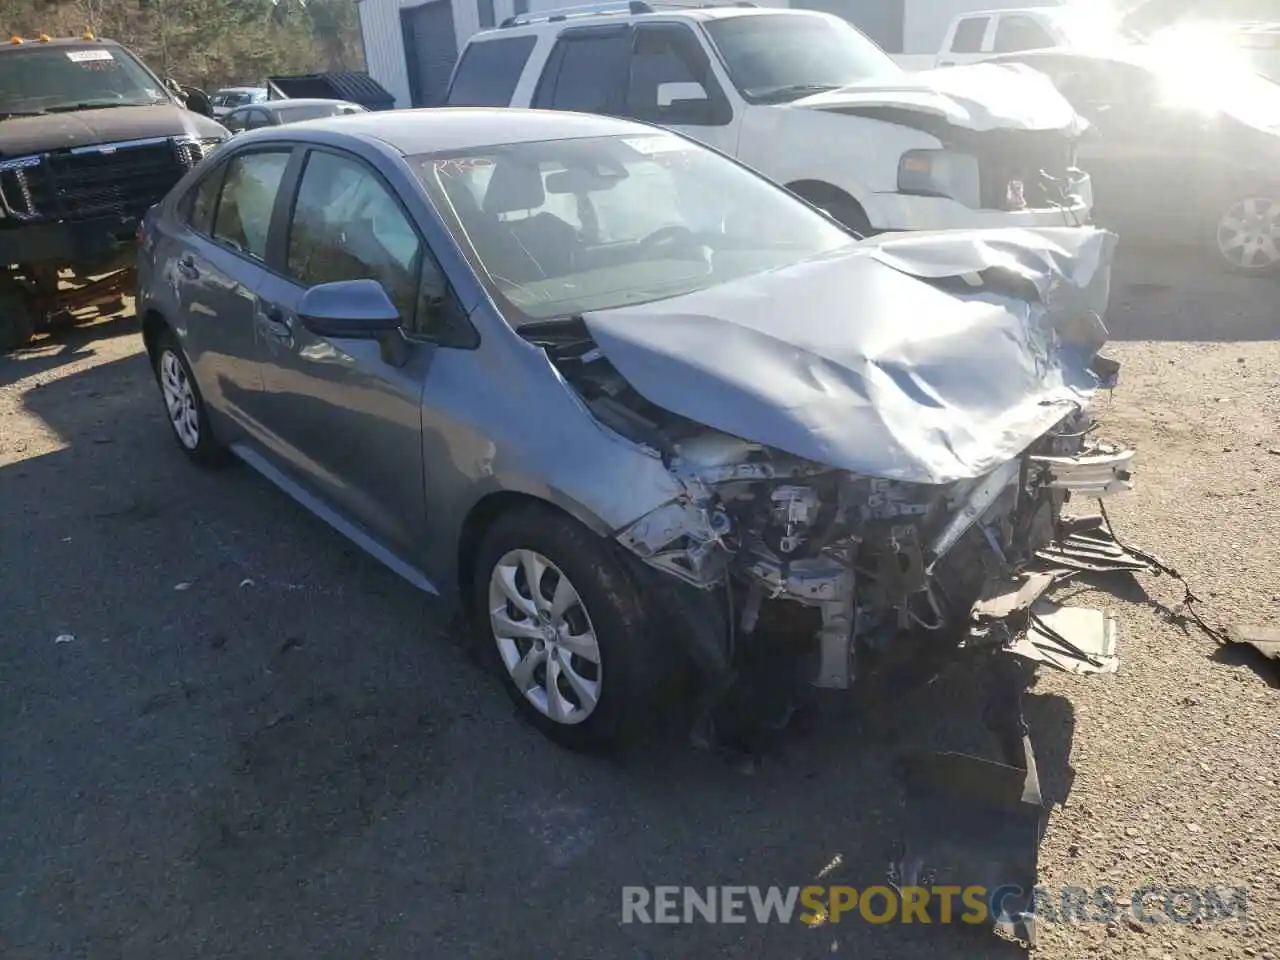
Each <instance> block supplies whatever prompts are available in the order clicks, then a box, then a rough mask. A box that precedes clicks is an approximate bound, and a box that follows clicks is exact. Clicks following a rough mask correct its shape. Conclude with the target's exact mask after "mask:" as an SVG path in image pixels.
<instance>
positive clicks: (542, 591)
mask: <svg viewBox="0 0 1280 960" xmlns="http://www.w3.org/2000/svg"><path fill="white" fill-rule="evenodd" d="M615 550H616V548H615V547H614V546H613V544H611V543H609V542H608V541H606V540H604V539H602V538H601V537H599V536H597V535H596V534H595V533H593V532H592V531H590V530H588V529H587V528H586V527H584V526H582V525H581V524H580V523H578V522H577V521H575V520H573V519H571V518H570V517H568V516H566V515H563V514H559V513H557V512H555V511H553V510H551V509H549V508H539V507H530V508H526V509H522V510H519V511H516V512H513V513H510V514H506V515H504V516H502V517H499V518H498V520H497V521H495V523H494V524H493V526H492V527H490V529H489V531H488V532H487V534H486V536H485V539H484V543H483V545H482V546H481V548H480V551H479V557H478V561H477V564H476V569H475V586H474V609H473V617H474V625H475V629H476V631H477V634H478V640H479V642H480V643H481V644H482V645H483V646H484V647H485V648H486V649H487V651H488V657H489V660H490V662H491V664H492V665H493V667H494V668H495V672H497V673H498V675H499V676H500V677H501V678H502V682H503V685H504V687H505V688H506V690H507V693H508V694H509V695H510V696H511V698H512V700H513V701H514V702H515V704H516V706H517V708H518V709H519V710H520V712H521V714H522V715H523V716H524V717H525V718H526V719H527V720H528V721H529V722H530V723H532V724H533V726H535V727H537V728H538V729H539V730H540V731H541V732H542V733H543V734H544V735H546V736H547V737H549V738H550V739H551V740H553V741H555V742H556V743H558V744H560V745H561V746H564V747H568V748H569V749H572V750H594V749H608V748H613V747H619V746H622V745H623V744H624V743H626V742H627V741H629V740H631V739H632V737H633V736H634V735H635V734H636V733H637V732H638V731H639V730H640V729H642V727H643V725H644V721H645V718H646V716H647V711H648V709H649V707H650V705H651V698H652V696H653V691H654V690H655V689H656V688H657V682H658V678H659V677H660V675H661V670H660V666H661V663H660V661H661V655H660V654H659V653H658V651H657V649H656V644H655V642H654V637H653V635H652V633H651V629H650V625H649V622H648V618H647V617H646V616H645V613H644V609H643V606H642V603H641V598H640V596H639V594H638V592H637V590H636V588H635V586H634V584H633V583H632V581H631V578H630V577H629V576H628V575H627V571H626V569H625V568H624V566H623V563H622V561H621V558H620V557H619V556H618V555H617V553H616V552H615Z"/></svg>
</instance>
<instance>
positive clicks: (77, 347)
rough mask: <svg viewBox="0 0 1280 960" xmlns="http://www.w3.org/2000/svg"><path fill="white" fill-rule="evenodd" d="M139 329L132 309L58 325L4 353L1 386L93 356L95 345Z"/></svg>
mask: <svg viewBox="0 0 1280 960" xmlns="http://www.w3.org/2000/svg"><path fill="white" fill-rule="evenodd" d="M139 329H140V327H139V324H138V321H137V318H136V317H135V316H134V314H133V311H132V310H127V311H122V312H120V313H116V314H112V315H111V316H109V317H102V318H93V319H91V320H88V321H85V322H82V323H70V322H68V323H61V324H58V325H56V326H55V327H54V328H53V329H51V330H49V331H48V332H45V333H42V334H40V335H39V336H37V337H36V339H35V340H33V341H32V342H31V343H30V344H28V345H27V346H25V347H19V348H18V349H16V350H10V351H8V352H7V353H2V354H0V387H6V386H9V385H11V384H14V383H17V382H18V381H20V380H23V379H25V378H26V377H30V376H32V375H34V374H38V373H45V372H48V371H50V370H55V369H57V368H58V367H61V366H63V365H64V364H67V363H73V362H74V361H76V360H83V359H85V358H86V357H91V356H93V355H94V354H95V353H96V350H95V349H94V346H95V344H97V343H99V342H101V341H103V340H110V339H114V338H116V337H122V336H130V335H133V334H136V333H137V332H138V331H139Z"/></svg>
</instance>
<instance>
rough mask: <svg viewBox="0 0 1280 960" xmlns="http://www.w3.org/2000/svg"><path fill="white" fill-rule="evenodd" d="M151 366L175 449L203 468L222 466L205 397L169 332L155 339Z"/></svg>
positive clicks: (222, 453)
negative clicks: (153, 369)
mask: <svg viewBox="0 0 1280 960" xmlns="http://www.w3.org/2000/svg"><path fill="white" fill-rule="evenodd" d="M152 362H153V364H154V368H155V374H156V382H157V383H158V384H159V385H160V395H161V397H162V398H163V399H164V406H165V413H166V414H167V415H168V418H169V426H170V428H172V430H173V437H174V439H175V440H177V441H178V446H179V447H181V448H182V452H183V453H185V454H186V455H187V456H188V457H190V458H191V459H192V460H193V461H194V462H196V463H198V464H200V465H201V466H202V467H216V466H221V465H222V464H223V463H224V462H225V461H226V459H227V451H226V448H225V447H223V446H222V445H221V444H219V443H218V441H217V439H216V438H215V437H214V435H213V430H212V428H211V427H210V426H209V414H208V411H206V409H205V405H204V397H202V396H201V395H200V388H199V386H197V385H196V378H195V376H194V375H193V374H192V372H191V365H190V364H189V363H187V357H186V355H185V354H184V353H183V352H182V347H181V346H179V345H178V339H177V337H175V336H174V335H173V333H172V332H171V331H169V330H168V329H166V330H164V332H162V333H161V334H160V335H159V336H158V337H157V338H156V344H155V350H154V352H153V354H152Z"/></svg>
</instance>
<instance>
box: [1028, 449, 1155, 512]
mask: <svg viewBox="0 0 1280 960" xmlns="http://www.w3.org/2000/svg"><path fill="white" fill-rule="evenodd" d="M1134 454H1135V451H1134V450H1133V449H1132V448H1128V447H1120V446H1117V445H1116V444H1112V443H1102V442H1099V443H1095V444H1094V445H1093V447H1092V448H1090V449H1086V450H1085V451H1084V452H1083V453H1081V454H1077V455H1076V456H1074V457H1044V456H1040V457H1031V458H1030V461H1031V465H1032V466H1033V467H1034V468H1036V469H1039V470H1042V471H1044V474H1045V483H1046V484H1047V485H1048V486H1050V487H1052V488H1053V489H1055V490H1068V491H1070V492H1071V493H1074V494H1076V495H1077V496H1080V497H1087V498H1089V499H1093V500H1096V499H1098V498H1099V497H1110V496H1114V495H1115V494H1118V493H1127V492H1128V491H1130V490H1132V489H1133V458H1134Z"/></svg>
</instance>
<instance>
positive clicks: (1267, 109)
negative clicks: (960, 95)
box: [999, 44, 1280, 274]
mask: <svg viewBox="0 0 1280 960" xmlns="http://www.w3.org/2000/svg"><path fill="white" fill-rule="evenodd" d="M999 59H1001V60H1013V59H1016V60H1017V62H1019V63H1022V64H1026V65H1029V66H1032V67H1035V68H1036V69H1038V70H1041V71H1042V72H1044V73H1045V74H1046V75H1048V76H1049V78H1050V79H1051V80H1053V82H1054V83H1055V84H1056V85H1057V86H1058V89H1059V90H1060V91H1061V92H1062V94H1063V95H1064V96H1065V97H1067V99H1068V100H1070V101H1071V103H1072V105H1073V106H1074V107H1075V108H1076V110H1077V111H1079V112H1080V113H1081V114H1083V115H1084V116H1085V117H1086V118H1087V119H1088V120H1089V121H1090V122H1091V123H1093V125H1094V127H1095V130H1096V133H1097V136H1096V137H1092V138H1089V139H1087V140H1086V141H1085V142H1084V143H1082V144H1081V147H1080V162H1081V163H1082V164H1083V165H1085V166H1086V167H1087V168H1088V169H1089V172H1090V174H1091V176H1092V177H1093V181H1094V190H1095V193H1096V198H1097V199H1096V207H1095V211H1094V215H1095V217H1096V219H1097V221H1098V223H1100V224H1101V225H1103V226H1105V227H1108V228H1110V229H1113V230H1116V231H1118V232H1119V233H1120V234H1121V235H1122V236H1124V237H1125V238H1126V239H1129V238H1134V239H1139V240H1145V241H1159V242H1168V241H1170V240H1172V241H1173V242H1175V243H1182V244H1193V245H1196V246H1198V247H1201V248H1203V249H1205V250H1207V251H1208V252H1209V253H1210V255H1212V256H1213V257H1214V258H1215V259H1216V260H1217V261H1218V262H1220V263H1221V264H1223V265H1225V266H1226V267H1228V268H1230V269H1232V270H1235V271H1238V272H1242V273H1251V274H1261V273H1271V272H1275V271H1276V270H1277V269H1280V175H1277V166H1276V161H1277V157H1280V86H1278V85H1277V84H1275V83H1273V82H1272V81H1270V80H1267V79H1266V78H1264V77H1262V76H1260V75H1259V74H1256V73H1254V72H1253V71H1251V70H1250V69H1248V68H1247V67H1245V66H1241V65H1235V64H1232V63H1231V62H1229V61H1226V60H1222V59H1219V58H1215V57H1211V56H1204V57H1202V58H1201V59H1200V61H1199V62H1197V61H1195V60H1194V59H1191V58H1190V57H1189V56H1188V53H1187V48H1186V47H1182V46H1178V47H1175V48H1172V49H1171V48H1168V47H1165V46H1163V45H1156V44H1143V45H1130V46H1121V47H1114V48H1110V49H1107V50H1103V51H1096V52H1087V51H1082V50H1076V49H1057V50H1045V51H1034V52H1028V53H1022V54H1014V55H1010V56H1009V57H1003V58H999Z"/></svg>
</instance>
